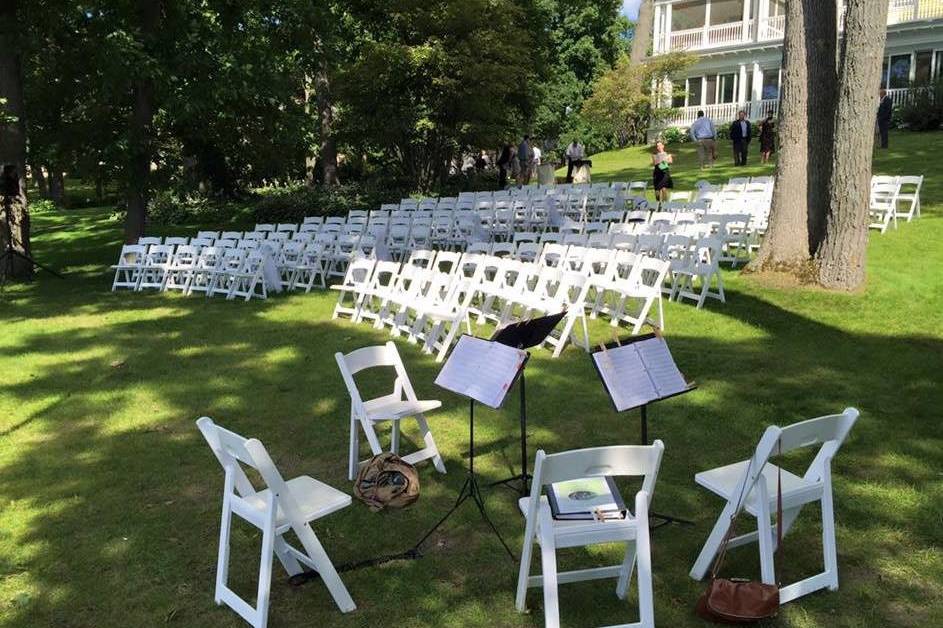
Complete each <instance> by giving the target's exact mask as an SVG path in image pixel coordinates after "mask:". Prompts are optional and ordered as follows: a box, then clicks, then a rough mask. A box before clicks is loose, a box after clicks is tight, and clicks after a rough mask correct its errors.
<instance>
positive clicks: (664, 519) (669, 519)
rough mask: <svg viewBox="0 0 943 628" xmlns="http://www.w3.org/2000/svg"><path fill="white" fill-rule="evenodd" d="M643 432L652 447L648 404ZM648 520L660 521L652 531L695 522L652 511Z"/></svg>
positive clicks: (646, 441) (642, 423) (642, 425)
mask: <svg viewBox="0 0 943 628" xmlns="http://www.w3.org/2000/svg"><path fill="white" fill-rule="evenodd" d="M641 430H642V444H643V445H646V446H647V445H651V443H650V442H648V404H645V405H644V406H642V421H641ZM648 518H649V519H657V520H658V521H659V523H656V524H655V525H653V526H652V528H651V529H652V530H655V529H657V528H660V527H662V526H666V525H668V524H669V523H680V524H681V525H686V526H693V525H694V522H693V521H691V520H689V519H682V518H681V517H674V516H672V515H663V514H661V513H659V512H656V511H654V510H650V511H649V512H648Z"/></svg>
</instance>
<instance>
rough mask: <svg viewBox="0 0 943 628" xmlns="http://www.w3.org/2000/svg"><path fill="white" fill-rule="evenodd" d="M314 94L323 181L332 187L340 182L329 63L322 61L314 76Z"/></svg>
mask: <svg viewBox="0 0 943 628" xmlns="http://www.w3.org/2000/svg"><path fill="white" fill-rule="evenodd" d="M314 94H315V99H316V101H317V107H318V123H319V125H320V131H321V151H320V156H319V157H320V159H321V181H322V183H323V184H324V185H325V186H327V187H331V186H334V185H338V184H339V183H340V178H339V177H338V175H337V139H336V138H335V137H334V99H333V98H332V97H331V79H330V76H329V75H328V71H327V65H325V63H324V62H323V61H322V62H320V63H319V65H318V70H317V73H316V74H315V76H314Z"/></svg>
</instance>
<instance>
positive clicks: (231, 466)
mask: <svg viewBox="0 0 943 628" xmlns="http://www.w3.org/2000/svg"><path fill="white" fill-rule="evenodd" d="M196 424H197V426H198V427H199V428H200V432H201V433H202V434H203V437H204V438H205V439H206V442H207V443H208V444H209V446H210V449H212V450H213V453H214V454H216V459H217V460H219V463H220V464H221V465H222V467H223V470H224V471H225V478H226V479H225V482H224V488H223V513H222V523H221V525H220V531H219V557H218V560H217V565H216V592H215V594H214V597H215V599H216V603H217V604H218V605H220V606H221V605H223V604H225V605H226V606H228V607H229V608H231V609H232V610H234V611H235V612H236V613H237V614H238V615H239V616H240V617H242V618H243V619H244V620H246V621H247V622H249V624H250V625H251V626H253V627H254V628H265V627H266V625H267V624H268V608H269V601H270V600H269V593H270V589H271V583H272V555H273V554H274V555H275V556H276V557H278V560H279V562H280V563H281V564H282V567H284V568H285V571H286V572H288V575H289V576H294V575H297V574H300V573H301V572H302V567H301V566H302V565H304V566H306V567H309V568H311V569H314V570H315V571H317V572H318V574H319V575H320V576H321V580H322V581H323V582H324V584H325V586H326V587H327V589H328V591H329V592H330V593H331V597H333V598H334V603H335V604H337V607H338V608H339V609H340V610H341V612H343V613H349V612H351V611H353V610H354V609H356V608H357V605H356V604H354V601H353V599H351V597H350V593H348V592H347V588H346V587H345V586H344V583H343V581H342V580H341V578H340V576H339V575H338V573H337V570H336V569H335V568H334V565H333V564H332V563H331V559H330V557H328V555H327V552H325V551H324V547H323V546H322V545H321V541H319V540H318V537H317V535H316V534H315V533H314V530H313V529H312V528H311V522H312V521H314V520H316V519H320V518H321V517H324V516H327V515H329V514H331V513H332V512H336V511H338V510H341V509H342V508H346V507H347V506H349V505H350V503H351V499H350V495H347V494H346V493H342V492H341V491H338V490H337V489H335V488H332V487H330V486H328V485H327V484H324V483H322V482H319V481H317V480H315V479H314V478H311V477H308V476H306V475H302V476H299V477H296V478H293V479H291V480H288V481H287V482H286V481H285V480H284V479H283V478H282V475H281V473H279V472H278V469H277V468H276V467H275V463H274V462H272V458H271V457H270V456H269V454H268V452H267V451H266V450H265V447H264V446H263V445H262V443H260V442H259V441H258V440H256V439H254V438H253V439H251V440H247V439H245V438H243V437H242V436H239V435H238V434H236V433H234V432H230V431H229V430H227V429H224V428H222V427H219V426H218V425H216V424H215V423H213V421H212V419H210V418H209V417H202V418H200V419H199V420H198V421H197V422H196ZM241 465H246V466H248V467H251V468H253V469H255V470H257V471H258V473H259V475H260V476H261V477H262V481H263V482H264V483H265V485H266V488H265V489H263V490H261V491H257V490H256V489H255V487H254V486H253V485H252V482H250V481H249V478H248V477H247V476H246V473H245V471H243V469H242V466H241ZM233 515H236V516H237V517H239V518H240V519H243V520H245V521H247V522H248V523H250V524H252V525H253V526H255V527H256V528H258V529H259V530H261V531H262V555H261V558H260V565H259V584H258V590H257V593H256V605H255V606H254V607H253V606H251V605H250V604H249V603H248V602H246V601H245V600H244V599H242V598H241V597H239V595H238V594H237V593H236V592H235V591H233V590H232V589H230V588H229V585H228V582H229V541H230V536H231V527H232V518H233ZM289 530H290V531H292V532H294V533H295V535H297V537H298V540H299V541H300V542H301V546H302V548H303V550H298V549H296V548H294V547H292V546H291V545H289V544H288V542H287V541H285V538H284V535H285V533H286V532H288V531H289Z"/></svg>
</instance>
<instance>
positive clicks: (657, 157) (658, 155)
mask: <svg viewBox="0 0 943 628" xmlns="http://www.w3.org/2000/svg"><path fill="white" fill-rule="evenodd" d="M672 163H674V155H671V154H669V153H668V152H666V151H665V143H664V142H655V152H654V154H653V155H652V166H653V168H654V169H653V170H652V182H653V183H654V184H655V199H656V200H657V201H659V202H662V201H667V200H668V190H670V189H671V188H673V187H674V186H675V184H674V181H672V180H671V164H672Z"/></svg>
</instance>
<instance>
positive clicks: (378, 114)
mask: <svg viewBox="0 0 943 628" xmlns="http://www.w3.org/2000/svg"><path fill="white" fill-rule="evenodd" d="M350 11H351V14H352V15H353V16H354V17H355V19H357V21H358V25H359V27H360V28H362V29H363V31H364V32H365V33H366V35H365V36H364V37H363V38H362V40H361V41H360V42H359V45H358V47H357V50H356V60H354V61H353V62H351V63H350V64H349V65H348V66H347V67H346V68H344V69H342V70H341V71H340V73H339V75H338V80H337V93H338V95H339V96H340V97H341V99H342V100H343V102H344V106H343V120H342V122H341V124H342V126H343V132H344V134H345V136H346V137H347V138H348V139H351V138H359V139H360V141H361V142H362V144H361V145H362V147H363V148H364V149H365V150H366V151H368V152H369V151H372V152H375V153H376V155H377V156H378V157H379V158H380V159H381V160H382V162H383V163H385V164H387V165H388V166H389V167H390V168H391V169H392V170H393V171H394V172H395V173H396V174H397V175H400V176H402V177H405V178H406V179H408V180H410V181H412V182H414V183H415V184H416V185H417V186H418V187H419V188H420V189H428V188H430V187H432V186H433V185H435V184H437V183H441V182H443V181H444V180H445V178H446V177H447V176H448V174H449V169H450V165H451V163H452V161H453V159H455V158H457V157H459V156H460V155H461V153H462V152H463V151H466V150H469V149H472V148H478V147H482V146H495V145H497V144H498V143H499V142H502V141H505V140H507V139H509V138H510V137H512V136H513V135H514V134H515V133H517V132H519V131H520V130H521V129H522V128H523V127H524V125H525V123H526V121H527V120H528V119H529V118H530V115H531V113H532V111H533V90H532V87H533V83H534V79H535V76H536V73H535V69H534V67H533V66H532V64H531V63H530V60H531V51H532V50H533V49H534V40H533V35H532V33H531V32H530V30H529V29H528V27H527V26H526V25H527V24H528V21H527V19H526V17H527V12H526V11H525V7H524V6H522V3H518V2H515V1H512V0H465V1H463V2H455V1H447V0H435V1H432V2H429V1H420V0H397V1H395V2H389V1H387V0H362V1H357V2H351V3H350Z"/></svg>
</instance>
